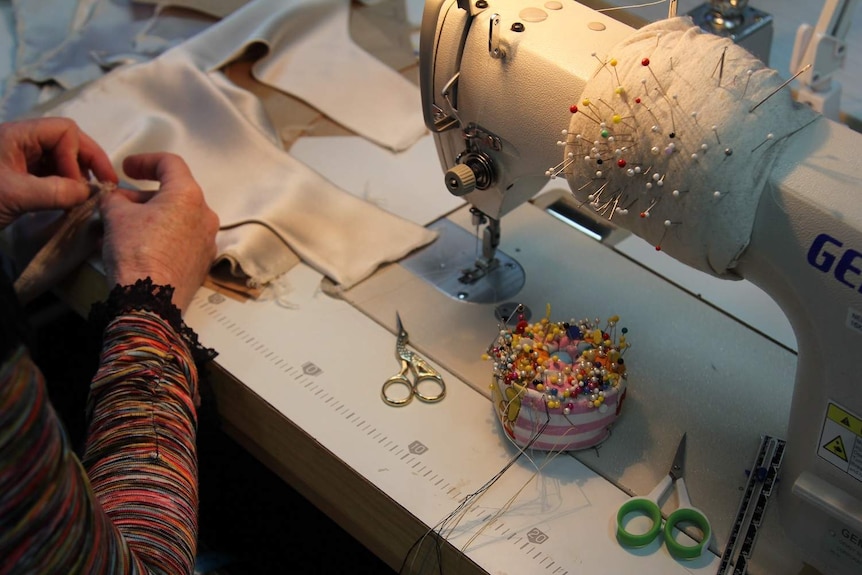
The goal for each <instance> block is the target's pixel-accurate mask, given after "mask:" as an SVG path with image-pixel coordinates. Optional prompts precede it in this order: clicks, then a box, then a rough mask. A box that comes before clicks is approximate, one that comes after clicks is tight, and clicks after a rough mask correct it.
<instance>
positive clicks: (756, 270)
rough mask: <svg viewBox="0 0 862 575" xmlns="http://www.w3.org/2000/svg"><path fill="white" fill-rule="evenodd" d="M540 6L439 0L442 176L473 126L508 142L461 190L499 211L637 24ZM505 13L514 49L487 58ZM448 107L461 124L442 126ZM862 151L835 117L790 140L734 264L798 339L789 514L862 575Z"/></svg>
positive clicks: (796, 527)
mask: <svg viewBox="0 0 862 575" xmlns="http://www.w3.org/2000/svg"><path fill="white" fill-rule="evenodd" d="M713 4H715V3H713ZM733 7H734V8H735V9H742V11H741V14H742V17H743V18H742V20H741V21H740V20H738V19H736V20H734V18H737V17H738V16H739V14H738V13H734V14H731V16H732V17H731V18H726V17H725V18H722V19H717V18H716V17H715V14H714V12H713V13H712V18H711V19H707V20H706V21H707V22H708V23H709V25H710V26H711V27H713V30H711V31H714V32H715V31H720V30H715V27H716V26H718V27H719V28H721V29H724V30H725V32H726V33H727V35H728V36H730V37H732V38H733V39H734V40H736V41H737V43H740V44H743V45H744V46H745V47H746V48H748V49H749V50H750V51H752V52H754V53H756V54H759V55H760V56H761V58H764V55H763V54H764V53H763V52H762V51H758V50H757V49H756V47H755V48H754V49H752V48H751V47H749V45H747V44H746V39H747V41H748V42H750V41H751V36H752V35H753V34H754V32H758V37H759V38H765V36H764V34H769V35H771V27H769V26H768V24H769V23H770V22H767V21H766V17H765V15H763V14H762V13H760V14H757V13H752V12H751V11H752V10H753V9H752V8H750V7H747V6H742V5H741V3H739V2H737V3H734V6H733ZM706 9H707V10H710V11H712V10H713V5H712V4H710V5H707V6H706ZM527 10H529V12H526V11H527ZM535 10H536V7H535V4H534V3H532V2H529V1H528V0H507V1H506V2H503V1H502V0H500V1H493V0H489V1H481V2H474V3H467V2H456V1H455V0H438V1H429V2H427V3H426V9H425V14H424V20H423V29H422V47H421V56H420V69H421V80H422V96H423V108H424V110H425V115H426V122H428V125H429V128H430V129H432V130H433V131H434V134H435V141H436V143H437V150H438V154H439V157H440V161H441V164H442V166H443V170H444V171H445V170H448V169H449V168H450V167H451V166H453V165H455V164H457V163H458V162H457V161H456V158H457V156H458V154H460V153H462V152H463V150H464V139H463V129H464V127H465V126H467V125H469V124H470V123H473V124H476V125H481V126H482V127H483V129H484V130H485V131H487V132H488V133H493V134H494V135H495V136H496V137H498V138H499V140H500V143H501V146H502V147H501V151H495V150H492V149H484V150H483V151H484V152H485V153H486V154H487V155H488V157H489V158H490V160H491V162H492V164H493V166H494V172H495V176H496V179H495V180H494V182H493V183H492V185H491V186H489V187H488V188H487V189H485V190H479V189H475V190H473V191H471V192H469V193H466V194H465V195H464V196H463V197H464V198H465V199H466V200H467V201H468V202H469V203H470V204H472V205H473V206H474V207H475V208H477V209H478V210H479V211H480V212H481V213H483V214H487V216H488V217H489V218H493V219H500V218H502V217H503V216H504V215H505V214H506V213H507V212H509V211H511V210H512V209H514V207H516V206H518V205H519V204H521V203H523V202H526V201H528V200H529V199H530V198H531V197H532V196H533V195H534V194H535V193H536V192H537V191H538V190H539V189H541V187H543V186H544V185H545V184H546V183H547V178H548V177H547V175H546V170H547V168H548V167H549V166H553V165H555V164H557V163H558V162H560V160H561V159H562V156H563V153H562V152H561V151H560V148H559V147H558V146H556V145H555V140H557V139H559V134H560V131H561V129H563V128H566V127H568V124H569V111H568V107H569V105H570V104H571V103H572V102H575V101H578V99H579V97H580V96H581V94H582V92H583V88H584V85H585V84H586V81H587V79H588V78H590V77H591V75H592V74H593V73H594V72H595V69H596V63H597V62H596V54H599V55H600V56H603V55H606V54H607V53H608V51H609V50H611V49H612V47H613V46H615V45H616V44H618V43H620V42H621V41H622V40H624V39H626V38H628V37H629V36H630V35H631V33H632V32H633V31H632V29H631V28H629V27H627V26H625V25H623V24H621V23H619V22H617V21H615V20H613V19H611V18H609V17H606V16H604V15H603V14H599V13H597V12H593V11H592V10H590V9H588V8H586V7H584V6H583V5H581V4H578V3H577V2H569V3H554V2H548V3H545V4H544V8H543V9H539V10H540V11H541V12H542V15H543V16H544V18H543V19H541V18H536V17H535V16H537V15H538V13H537V12H535ZM527 13H529V14H530V15H531V19H530V20H528V19H527V18H525V17H524V14H527ZM749 14H754V15H753V16H752V18H753V21H754V23H755V24H756V25H752V27H751V28H749V27H748V26H747V20H746V18H747V16H748V15H749ZM492 16H493V18H494V19H495V20H498V21H499V22H498V25H497V26H496V28H495V29H496V30H497V36H496V37H495V38H494V41H495V42H496V45H497V46H498V48H499V50H500V53H501V57H493V56H492V55H490V54H489V38H490V37H491V34H490V31H491V30H492V27H491V26H492V24H491V17H492ZM515 24H518V25H517V26H516V25H515ZM719 24H720V26H719ZM731 24H733V25H732V26H731ZM763 27H766V28H763ZM767 29H768V30H767ZM727 30H730V32H727ZM743 36H745V37H743ZM766 57H768V54H766ZM441 111H444V112H443V116H445V117H448V118H450V121H448V122H442V123H441V122H439V120H441V119H443V116H440V112H441ZM451 119H454V120H456V122H453V121H451ZM444 126H445V128H444ZM456 127H458V128H461V129H453V128H456ZM860 147H862V138H860V136H859V134H857V133H854V132H852V131H850V130H849V129H847V128H846V127H844V126H840V125H838V124H835V123H833V122H830V121H828V120H826V119H821V120H819V121H818V122H817V123H816V124H815V125H814V127H813V128H812V129H811V130H810V131H809V134H808V137H806V138H799V139H793V140H790V144H789V145H788V147H787V148H786V149H784V150H783V152H782V154H783V155H782V159H781V160H780V161H779V162H778V163H776V165H775V167H774V168H773V169H772V171H771V173H770V175H769V178H768V182H767V185H766V189H765V191H764V193H763V194H762V195H761V200H760V204H759V206H758V208H757V214H756V219H755V225H754V231H753V233H752V237H751V242H750V245H749V247H748V248H747V250H746V251H745V252H744V253H743V254H742V256H741V258H740V260H739V265H738V267H737V270H736V271H737V272H738V273H739V275H740V276H741V277H744V278H746V279H748V280H750V281H751V282H752V283H754V284H756V285H757V286H759V287H760V288H761V289H763V290H764V291H765V292H766V293H767V294H769V295H770V296H771V297H772V298H773V299H774V300H775V301H776V302H777V303H778V304H779V306H780V307H781V308H782V310H783V311H784V312H785V314H786V315H787V317H788V319H789V320H790V323H791V324H792V326H793V329H794V332H795V335H796V339H797V341H798V348H799V355H798V365H797V373H796V382H795V387H794V392H793V405H792V411H791V415H790V420H789V426H788V437H787V449H786V452H785V456H784V462H783V464H782V477H781V489H780V491H779V493H778V501H777V503H778V506H777V507H778V512H779V516H780V517H781V523H782V527H783V528H784V531H785V533H786V534H787V536H788V538H789V539H790V540H791V541H792V542H793V544H794V547H795V548H796V549H798V552H799V554H800V556H801V557H803V558H804V560H805V561H806V562H808V563H810V564H811V565H813V566H814V567H816V568H817V569H819V570H820V571H822V572H828V573H831V574H834V575H850V574H851V573H852V574H856V573H858V569H859V565H860V564H862V548H860V547H859V546H858V542H859V541H860V540H862V386H860V385H859V373H862V356H860V354H859V353H858V350H859V349H862V203H860V202H859V188H860V176H859V174H862V160H860V157H859V155H858V152H857V150H858V149H859V148H860ZM670 255H673V254H670ZM501 299H502V298H501ZM705 343H706V342H705ZM854 542H855V543H854Z"/></svg>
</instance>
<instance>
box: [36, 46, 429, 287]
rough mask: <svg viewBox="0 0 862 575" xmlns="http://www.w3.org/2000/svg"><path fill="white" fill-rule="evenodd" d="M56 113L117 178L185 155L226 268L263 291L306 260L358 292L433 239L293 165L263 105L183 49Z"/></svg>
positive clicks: (97, 87)
mask: <svg viewBox="0 0 862 575" xmlns="http://www.w3.org/2000/svg"><path fill="white" fill-rule="evenodd" d="M417 105H418V102H417ZM48 113H50V114H60V115H63V116H67V117H70V118H73V119H75V120H76V121H77V122H78V123H79V125H80V126H81V128H82V129H83V130H84V131H86V132H88V133H89V134H90V135H91V136H93V137H94V138H95V139H96V141H97V142H99V143H100V144H101V145H102V146H103V147H104V148H105V149H106V150H107V151H108V153H109V154H110V156H111V158H112V160H113V161H114V163H115V165H117V166H119V165H120V163H121V160H122V158H123V157H125V156H127V155H129V154H132V153H136V152H146V151H169V152H174V153H177V154H179V155H181V156H182V157H183V158H184V159H185V160H186V162H187V163H188V164H189V166H190V167H191V170H192V173H193V174H194V176H195V178H196V179H197V180H198V182H199V183H200V184H201V187H202V188H203V189H204V193H205V195H206V198H207V202H208V203H209V204H210V205H211V206H212V208H213V209H214V210H215V211H216V213H217V214H218V215H219V217H220V219H221V223H222V226H223V230H222V231H221V232H220V233H219V234H218V237H217V243H218V247H219V257H220V259H225V260H227V261H229V262H231V263H232V264H234V265H235V266H237V265H238V266H239V267H241V269H242V271H243V272H244V273H245V274H246V275H248V276H250V278H251V280H252V281H253V282H255V283H259V284H260V283H266V282H268V281H270V280H271V279H273V278H274V277H276V276H278V275H280V274H281V273H283V272H285V271H287V269H289V268H290V267H291V266H292V265H293V264H295V262H296V256H298V257H299V258H301V259H302V260H303V261H305V262H306V263H308V264H309V265H311V266H312V267H314V268H316V269H317V270H319V271H320V272H321V273H323V274H325V275H327V276H329V277H330V278H332V279H333V280H334V281H336V282H338V283H339V284H341V285H342V286H343V287H345V288H349V287H351V286H352V285H354V284H355V283H357V282H358V281H360V280H362V279H363V278H365V277H367V276H368V275H369V274H371V273H372V272H373V271H374V270H375V269H376V268H377V267H378V266H379V265H380V264H382V263H384V262H389V261H395V260H397V259H400V258H401V257H403V256H404V255H406V254H407V253H409V252H410V251H412V250H414V249H416V248H418V247H420V246H422V245H425V244H427V243H428V242H430V241H432V240H433V238H434V234H433V232H431V231H429V230H426V229H425V228H423V227H421V226H418V225H416V224H414V223H412V222H409V221H407V220H405V219H402V218H400V217H398V216H395V215H393V214H390V213H388V212H386V211H384V210H381V209H379V208H377V207H376V206H373V205H371V204H369V203H367V202H364V201H362V200H360V199H358V198H355V197H353V196H351V195H349V194H348V193H346V192H344V191H343V190H341V189H339V188H337V187H336V186H334V185H333V184H331V183H330V182H328V181H326V180H325V179H324V178H323V177H321V176H320V175H319V174H317V173H316V172H314V171H312V170H311V169H309V168H308V167H306V166H305V165H303V164H302V163H300V162H298V161H297V160H295V159H294V158H292V157H291V156H290V155H289V154H288V153H287V152H285V151H284V150H283V149H282V148H281V147H280V146H279V144H278V143H277V142H278V137H277V135H276V134H274V133H273V131H272V129H271V128H270V127H269V126H268V124H267V123H266V121H265V114H264V113H263V111H262V109H261V107H260V102H259V100H257V98H255V97H254V96H253V95H252V94H250V93H249V92H246V91H244V90H241V89H239V88H237V87H236V86H235V85H233V84H231V83H230V82H228V81H227V80H226V79H225V78H224V76H223V75H222V74H221V73H220V72H205V71H203V70H201V69H200V67H199V66H198V63H197V62H195V61H194V60H193V59H192V58H191V57H190V54H189V52H188V51H186V50H184V49H182V46H181V47H179V48H176V49H173V50H170V51H168V52H167V53H165V54H163V55H162V56H160V57H159V58H156V59H155V60H152V61H150V62H146V63H143V64H136V65H132V66H127V67H123V68H120V69H117V70H114V71H113V72H112V73H111V74H108V75H107V76H104V77H103V78H101V79H99V80H97V81H95V82H93V83H91V84H89V85H88V86H86V87H85V88H84V89H83V90H81V92H80V93H79V94H78V95H77V96H76V97H75V98H74V99H71V100H68V101H66V102H64V103H62V104H60V105H58V106H57V107H55V108H53V109H51V110H49V112H48ZM333 161H338V159H337V158H333ZM148 185H149V186H152V184H151V183H150V184H147V183H145V182H141V186H142V187H147V186H148ZM294 254H295V255H294Z"/></svg>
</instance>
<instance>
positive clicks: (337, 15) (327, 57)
mask: <svg viewBox="0 0 862 575" xmlns="http://www.w3.org/2000/svg"><path fill="white" fill-rule="evenodd" d="M349 17H350V2H349V1H348V0H255V1H254V2H250V3H249V4H247V5H245V6H244V7H242V8H241V9H240V10H238V11H237V12H235V13H234V14H232V15H231V16H230V17H228V18H226V19H224V20H223V21H221V22H220V23H219V24H218V25H216V26H213V27H211V28H210V29H208V30H206V31H205V32H203V33H202V34H199V35H198V36H196V37H195V38H192V39H191V40H190V41H189V42H187V43H186V45H185V46H184V49H185V50H187V51H188V52H189V54H191V56H192V58H193V59H194V61H195V62H196V63H197V65H198V67H200V68H201V69H204V70H215V69H218V68H220V67H222V66H224V65H225V64H227V63H228V62H231V61H232V60H235V59H236V58H238V57H239V56H241V55H242V54H243V53H244V52H245V51H246V50H247V49H248V47H249V46H251V45H253V44H256V43H261V44H264V45H266V46H267V47H268V48H269V53H268V54H267V55H266V56H265V57H264V58H262V59H261V60H260V61H258V62H257V63H256V64H255V66H254V68H253V73H254V76H255V78H256V79H257V80H258V81H260V82H262V83H264V84H267V85H269V86H272V87H273V88H276V89H278V90H281V91H283V92H286V93H288V94H290V95H292V96H295V97H297V98H299V99H301V100H304V101H305V102H308V103H309V104H310V105H312V106H314V107H315V108H317V109H318V110H320V111H321V112H323V113H324V114H326V116H328V117H329V118H331V119H332V120H334V121H336V122H338V123H339V124H341V125H342V126H344V127H346V128H348V129H349V130H351V131H353V132H355V133H357V134H359V135H360V136H363V137H365V138H367V139H369V140H371V141H373V142H375V143H377V144H378V145H381V146H384V147H386V148H389V149H392V150H395V151H400V150H404V149H406V148H408V147H409V146H410V145H412V144H413V143H415V142H416V141H417V140H418V139H419V138H420V137H422V135H423V134H424V133H425V125H424V120H423V118H422V109H421V97H420V95H419V90H418V88H417V87H416V86H415V85H413V84H412V83H410V82H409V81H408V80H407V79H405V78H404V77H402V76H401V75H400V74H398V73H397V72H395V71H394V70H392V69H390V68H388V67H387V66H385V65H384V64H383V63H381V62H380V61H379V60H377V59H376V58H374V57H373V56H372V55H370V54H368V53H367V52H365V51H364V50H362V49H361V48H359V46H357V45H356V44H355V43H354V42H353V40H351V38H350V32H349V28H348V24H349Z"/></svg>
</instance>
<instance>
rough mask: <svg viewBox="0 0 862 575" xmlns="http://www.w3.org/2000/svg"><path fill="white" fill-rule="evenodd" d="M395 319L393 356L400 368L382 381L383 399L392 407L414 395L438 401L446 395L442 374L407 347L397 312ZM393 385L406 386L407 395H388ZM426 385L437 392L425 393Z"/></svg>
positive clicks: (426, 400) (401, 404)
mask: <svg viewBox="0 0 862 575" xmlns="http://www.w3.org/2000/svg"><path fill="white" fill-rule="evenodd" d="M395 320H396V322H397V328H398V338H397V339H396V340H395V357H397V358H398V359H400V360H401V370H400V371H399V372H398V373H396V374H395V375H393V376H392V377H390V378H388V379H387V380H386V381H384V382H383V388H382V389H381V390H380V395H381V397H383V401H385V402H386V403H387V404H389V405H392V406H394V407H401V406H403V405H407V404H408V403H410V401H411V400H412V399H413V396H414V395H415V396H416V397H418V398H419V399H420V400H422V401H424V402H426V403H436V402H438V401H440V400H441V399H443V397H445V396H446V384H445V383H443V376H442V375H440V373H438V372H437V370H435V369H434V368H433V367H431V366H430V365H429V364H428V362H427V361H425V360H424V359H422V358H421V357H419V356H418V355H416V354H415V353H414V352H412V351H410V350H409V349H407V341H408V336H407V331H406V330H405V329H404V325H403V324H402V323H401V316H400V315H399V314H398V312H395ZM408 372H411V373H412V374H413V381H410V379H408V377H407V374H408ZM422 384H425V385H422ZM393 385H394V386H404V387H406V388H407V389H408V393H407V395H406V396H405V397H401V396H393V395H390V393H389V388H391V387H392V386H393ZM420 386H422V387H425V389H426V391H425V392H423V391H422V389H420ZM428 387H431V388H432V389H436V391H437V393H436V394H434V395H432V394H429V393H427V389H428Z"/></svg>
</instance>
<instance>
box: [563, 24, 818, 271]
mask: <svg viewBox="0 0 862 575" xmlns="http://www.w3.org/2000/svg"><path fill="white" fill-rule="evenodd" d="M722 55H723V56H722ZM600 57H603V58H604V60H605V61H606V64H605V65H604V66H601V67H599V68H598V69H597V70H596V73H595V75H594V77H593V78H592V79H590V81H589V82H588V83H587V85H586V88H585V89H584V93H583V96H582V98H583V99H586V100H589V104H584V101H583V100H582V101H581V102H578V107H579V110H578V111H577V112H576V113H574V114H573V115H572V118H571V123H570V126H569V132H568V134H567V136H566V142H567V144H566V147H565V149H566V154H567V156H566V157H567V159H568V160H569V161H570V165H569V166H568V167H567V168H566V177H567V178H568V180H569V184H570V186H571V188H572V190H575V195H576V196H577V197H578V199H579V200H581V201H584V202H590V203H591V205H592V206H593V207H594V208H595V209H597V210H598V211H600V212H601V213H603V214H605V215H606V216H607V217H609V218H613V221H614V222H615V223H616V224H618V225H620V226H623V227H625V228H627V229H629V230H631V231H633V232H634V233H636V234H637V235H639V236H641V237H643V238H644V239H646V240H647V241H649V242H650V243H652V244H653V245H656V246H660V247H661V249H662V250H663V251H665V252H667V253H668V254H670V255H672V256H673V257H675V258H677V259H679V260H681V261H683V262H684V263H687V264H689V265H691V266H693V267H695V268H697V269H700V270H702V271H705V272H707V273H710V274H712V275H718V276H724V275H731V276H732V268H733V267H734V265H735V263H736V261H737V260H738V258H739V256H740V254H741V253H742V252H743V250H744V249H745V247H746V246H747V245H748V242H749V239H750V236H751V230H752V225H753V223H754V218H755V213H756V209H757V204H758V201H759V199H760V194H761V192H762V190H763V188H764V185H765V183H766V180H767V177H768V175H769V173H770V168H771V166H772V164H773V162H774V161H775V159H776V157H777V156H778V155H779V154H780V153H781V149H782V147H783V146H782V143H783V142H784V141H785V140H786V138H788V137H791V136H797V137H804V136H800V135H799V134H798V132H799V131H800V130H801V129H802V128H803V127H805V126H807V125H809V124H810V123H811V122H813V121H814V120H815V119H816V118H817V117H818V116H817V115H816V114H815V113H814V112H812V111H811V110H810V109H809V108H807V107H805V106H800V105H797V104H796V103H795V102H793V100H792V98H791V95H790V91H789V90H788V89H786V88H785V89H783V90H780V91H779V92H777V93H775V94H774V95H773V96H772V97H771V98H769V99H768V100H766V102H764V103H763V104H762V105H760V106H757V104H758V103H759V102H761V101H763V100H764V98H766V97H767V96H768V95H769V94H770V93H772V92H774V91H775V90H776V89H777V88H778V87H779V86H780V85H781V84H782V79H781V78H780V77H779V75H778V73H777V72H775V71H774V70H772V69H770V68H767V67H766V66H765V65H764V64H763V63H762V62H760V61H759V60H757V59H756V58H754V57H753V56H752V55H751V54H749V53H748V52H747V51H745V50H744V49H743V48H740V47H739V46H737V45H736V44H734V43H733V42H731V41H730V40H727V39H724V38H720V37H718V36H715V35H712V34H706V33H703V32H702V31H701V30H700V29H699V28H698V27H697V26H694V25H693V24H692V23H691V21H690V20H689V19H688V18H674V19H671V20H664V21H661V22H656V23H654V24H650V25H648V26H645V27H644V28H642V29H640V30H639V31H637V32H635V33H634V34H633V35H632V36H631V37H630V38H629V39H627V40H626V41H624V42H622V43H621V44H620V45H618V46H616V47H615V48H614V49H613V50H612V51H611V52H610V53H609V54H606V55H600ZM644 58H648V60H649V64H648V65H644V63H645V62H644V61H643V59H644ZM611 59H614V64H616V65H611ZM719 78H720V80H719ZM719 83H720V85H719ZM619 87H622V88H623V91H622V93H619V90H618V88H619ZM637 98H640V103H638V102H637V100H636V99H637ZM755 106H757V108H756V109H755V110H754V111H751V109H752V108H753V107H755ZM614 115H618V116H619V118H617V119H618V120H619V123H615V122H614ZM599 120H600V121H602V122H605V123H606V129H607V130H608V132H609V135H610V136H613V137H614V140H615V141H614V142H610V140H609V138H605V137H603V136H602V135H601V134H600V132H601V130H602V127H601V126H600V125H599V123H598V121H599ZM713 127H714V128H713ZM671 133H674V137H671V135H670V134H671ZM770 134H771V136H770ZM703 146H706V148H705V149H704V148H703ZM669 148H671V149H670V150H669ZM617 150H620V151H619V152H617ZM587 156H589V158H587ZM598 159H601V160H602V162H601V164H599V162H598ZM620 159H622V160H624V161H625V162H626V165H625V167H622V168H621V167H619V165H618V163H617V162H618V161H619V160H620ZM629 170H633V171H635V170H640V173H634V174H632V172H629ZM656 178H657V179H656ZM674 191H676V192H677V193H676V194H675V193H674ZM626 211H627V213H626ZM641 213H645V214H646V216H647V217H641V215H640V214H641Z"/></svg>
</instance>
